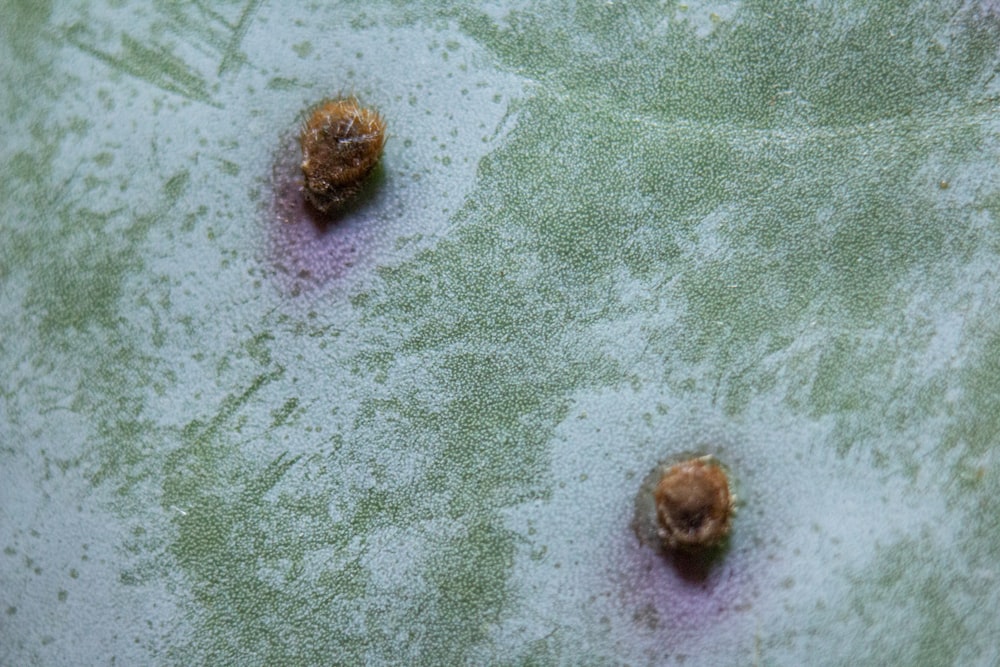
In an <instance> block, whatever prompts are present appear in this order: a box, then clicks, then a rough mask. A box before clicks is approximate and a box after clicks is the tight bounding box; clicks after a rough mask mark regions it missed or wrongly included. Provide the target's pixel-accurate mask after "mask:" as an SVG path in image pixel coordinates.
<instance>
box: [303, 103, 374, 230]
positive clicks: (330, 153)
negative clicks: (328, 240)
mask: <svg viewBox="0 0 1000 667" xmlns="http://www.w3.org/2000/svg"><path fill="white" fill-rule="evenodd" d="M385 138H386V135H385V121H383V120H382V117H381V116H380V115H379V114H378V112H377V111H373V110H371V109H366V108H364V107H362V106H361V105H360V104H359V103H358V100H357V99H356V98H354V97H347V98H342V99H336V100H324V101H322V102H320V103H319V104H318V105H316V107H314V109H313V110H312V111H311V112H310V114H309V118H308V119H307V120H306V122H305V123H304V124H303V126H302V134H301V135H300V137H299V141H300V143H301V144H302V174H303V175H304V176H305V195H306V199H307V200H308V201H309V203H310V204H312V206H313V207H315V208H316V209H317V210H318V211H321V212H323V213H330V212H332V211H335V210H336V209H338V208H340V207H342V206H343V205H344V204H346V203H347V202H348V201H350V200H351V199H352V198H353V197H355V196H356V195H357V194H358V192H359V191H360V190H361V185H362V184H363V183H364V180H365V178H367V177H368V175H369V174H370V173H371V171H372V169H374V168H375V165H376V164H378V160H379V157H380V156H381V155H382V147H383V146H384V145H385Z"/></svg>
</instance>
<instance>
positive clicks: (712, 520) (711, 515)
mask: <svg viewBox="0 0 1000 667" xmlns="http://www.w3.org/2000/svg"><path fill="white" fill-rule="evenodd" d="M653 498H654V501H655V503H656V518H657V521H658V523H659V528H658V532H659V536H660V539H661V540H662V541H663V544H664V546H665V547H667V548H668V549H671V550H674V551H686V552H696V551H705V550H708V549H712V548H713V547H716V546H718V545H719V544H721V543H722V541H723V540H724V539H725V538H726V536H727V535H729V529H730V525H731V521H732V516H733V501H734V498H733V495H732V494H731V493H730V491H729V480H728V479H727V477H726V473H725V471H724V470H723V469H722V466H720V465H719V464H718V462H717V461H715V459H714V458H712V457H711V456H702V457H699V458H696V459H690V460H688V461H682V462H681V463H677V464H675V465H672V466H671V467H670V468H668V469H667V470H666V471H665V472H664V473H663V475H662V476H661V477H660V480H659V482H658V483H657V484H656V489H655V490H654V491H653Z"/></svg>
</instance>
